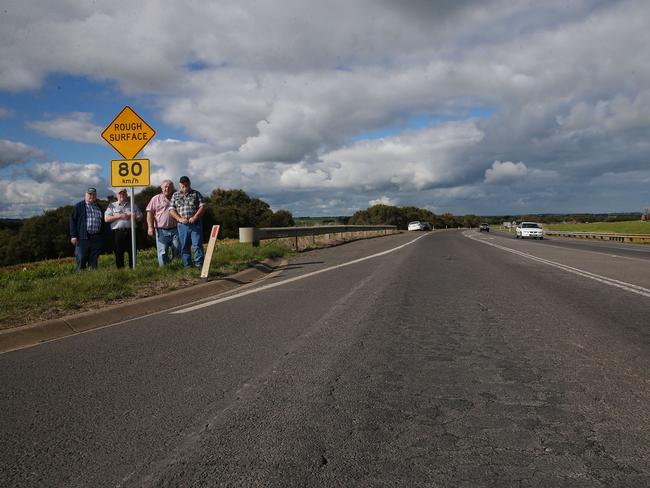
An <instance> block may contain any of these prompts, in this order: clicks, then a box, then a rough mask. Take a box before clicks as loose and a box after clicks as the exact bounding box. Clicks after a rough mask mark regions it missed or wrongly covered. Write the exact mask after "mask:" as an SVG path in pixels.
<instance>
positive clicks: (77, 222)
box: [70, 187, 107, 270]
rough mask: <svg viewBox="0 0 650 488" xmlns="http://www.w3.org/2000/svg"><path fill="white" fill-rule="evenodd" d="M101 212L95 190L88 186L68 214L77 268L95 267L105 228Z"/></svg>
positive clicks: (100, 250)
mask: <svg viewBox="0 0 650 488" xmlns="http://www.w3.org/2000/svg"><path fill="white" fill-rule="evenodd" d="M102 214H103V212H102V209H101V208H100V207H99V205H97V190H96V189H95V188H92V187H91V188H88V189H87V190H86V195H85V197H84V199H83V200H82V201H80V202H79V203H77V204H76V205H75V206H74V208H73V209H72V214H71V215H70V242H71V243H72V245H73V246H75V257H76V259H77V270H81V269H85V268H86V267H88V266H90V267H91V268H92V269H97V262H98V261H99V255H100V254H101V252H102V248H103V247H104V237H105V233H106V230H107V228H106V225H105V224H104V220H103V219H102Z"/></svg>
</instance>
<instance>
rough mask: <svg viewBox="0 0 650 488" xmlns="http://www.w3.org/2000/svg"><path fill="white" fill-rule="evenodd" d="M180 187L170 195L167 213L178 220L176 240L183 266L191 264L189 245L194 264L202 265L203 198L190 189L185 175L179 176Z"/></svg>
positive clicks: (188, 180)
mask: <svg viewBox="0 0 650 488" xmlns="http://www.w3.org/2000/svg"><path fill="white" fill-rule="evenodd" d="M179 183H180V186H181V189H180V190H178V191H177V192H176V193H174V194H173V195H172V200H171V205H170V207H169V214H170V215H171V216H172V217H173V218H174V219H176V221H177V222H178V240H179V241H180V247H181V260H182V262H183V266H184V267H186V268H189V267H190V266H191V265H192V255H191V252H190V245H191V247H192V250H193V251H194V266H196V267H197V268H200V267H201V266H203V228H202V226H201V216H202V215H203V213H204V212H205V199H204V198H203V195H201V194H200V193H199V192H198V191H196V190H194V189H192V187H191V186H190V184H191V182H190V179H189V178H188V177H187V176H181V179H180V181H179Z"/></svg>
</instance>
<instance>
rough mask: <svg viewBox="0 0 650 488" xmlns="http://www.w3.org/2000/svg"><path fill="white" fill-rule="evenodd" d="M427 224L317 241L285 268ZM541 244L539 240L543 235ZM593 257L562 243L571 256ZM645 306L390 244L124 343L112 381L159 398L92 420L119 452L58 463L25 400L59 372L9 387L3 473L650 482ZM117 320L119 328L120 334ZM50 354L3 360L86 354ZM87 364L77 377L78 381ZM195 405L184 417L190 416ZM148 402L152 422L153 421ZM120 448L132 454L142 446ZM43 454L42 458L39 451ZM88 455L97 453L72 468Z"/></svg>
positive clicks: (483, 258) (539, 268)
mask: <svg viewBox="0 0 650 488" xmlns="http://www.w3.org/2000/svg"><path fill="white" fill-rule="evenodd" d="M413 237H414V236H413V235H401V236H394V237H390V238H385V239H375V240H372V241H367V242H365V243H355V244H352V245H347V246H343V248H345V249H343V248H340V249H339V251H338V253H337V251H336V250H331V249H330V250H321V251H317V252H314V253H307V254H305V255H302V256H300V257H299V258H297V259H295V260H293V261H292V263H291V266H289V267H288V268H287V270H286V271H285V272H283V273H281V274H279V275H278V276H276V277H274V278H273V279H272V280H271V281H272V282H277V281H281V280H282V279H284V278H285V277H295V276H298V275H300V274H304V273H308V272H311V271H314V270H317V269H323V268H324V267H326V265H327V264H328V263H332V262H334V261H337V260H338V261H341V260H342V259H343V258H342V255H345V257H346V258H353V257H354V256H357V257H359V256H361V255H363V254H368V253H371V252H378V251H380V250H381V249H382V248H384V249H387V248H389V247H394V246H395V245H399V244H402V243H405V242H407V241H408V240H410V239H412V238H413ZM492 238H493V237H490V239H492ZM494 238H497V239H500V238H498V237H494ZM530 244H532V246H529V248H530V249H533V246H536V244H537V243H530ZM516 245H517V246H520V245H523V246H528V245H529V243H521V244H520V243H517V244H516ZM348 246H349V247H348ZM341 249H343V250H342V251H341ZM535 249H536V250H541V251H540V252H544V249H543V248H541V247H539V246H537V247H535ZM553 252H555V253H557V252H558V251H557V249H555V248H554V250H553ZM584 252H585V251H584V250H567V254H566V259H567V260H570V259H571V253H576V256H578V255H580V256H583V255H582V254H580V253H584ZM335 255H336V256H337V257H336V258H334V256H335ZM603 259H604V258H603V257H599V259H595V260H594V263H595V264H594V266H599V265H600V264H598V263H602V260H603ZM605 264H606V263H605ZM605 264H603V265H605ZM624 265H625V264H623V265H621V266H624ZM628 265H629V266H633V267H635V268H638V267H639V263H636V262H631V261H630V262H629V263H628ZM617 269H618V271H619V272H621V273H622V272H623V271H624V270H621V269H620V267H619V268H617ZM592 271H594V272H595V271H597V270H595V269H594V270H592ZM273 280H275V281H273ZM649 300H650V299H648V298H645V297H639V296H637V295H634V294H631V293H628V292H626V291H625V290H622V289H618V288H612V287H608V286H605V285H603V284H602V283H598V282H596V281H593V280H587V279H585V278H584V277H581V276H577V275H573V274H570V273H566V272H565V271H562V270H560V269H557V268H553V267H549V266H545V265H543V264H541V263H538V262H534V261H530V260H526V259H525V258H523V257H521V256H518V255H513V254H511V253H507V252H503V251H500V250H499V249H495V248H494V247H490V246H485V245H483V244H481V243H479V242H476V241H473V240H470V239H468V238H466V237H464V236H463V235H462V234H461V233H460V232H448V233H432V234H429V235H427V236H426V237H424V238H422V239H420V240H418V241H417V242H416V243H414V244H412V245H410V246H407V247H405V248H403V249H400V250H398V251H395V252H393V253H390V254H387V255H385V256H382V257H377V258H374V259H370V260H367V261H364V262H361V263H357V264H354V265H351V266H346V267H342V268H339V269H336V270H331V271H329V272H325V273H322V274H319V275H316V276H310V277H307V278H305V279H303V280H300V281H294V282H292V283H290V284H287V285H285V286H278V287H275V288H272V289H268V290H265V291H261V292H260V293H257V294H251V295H248V296H245V297H242V298H239V299H236V300H231V301H229V302H225V303H220V304H217V305H214V306H212V307H206V308H204V309H200V310H196V311H193V312H189V313H187V314H183V315H182V316H181V317H182V319H180V318H179V316H175V318H173V320H174V321H175V322H174V323H175V324H177V325H178V324H179V323H182V324H185V325H186V326H187V328H186V329H183V328H181V327H180V326H176V325H175V326H173V327H172V326H165V327H161V326H160V324H161V323H162V319H161V318H159V319H158V320H157V322H156V323H157V324H158V326H159V330H158V331H157V332H156V334H155V337H153V338H151V340H152V343H151V344H148V345H147V344H145V343H142V344H140V343H138V344H137V347H136V346H135V345H134V346H133V351H132V352H131V353H129V354H125V355H124V356H120V363H119V364H128V365H129V368H130V371H131V373H129V374H128V375H127V376H126V377H119V376H118V374H117V373H116V372H115V373H110V375H109V377H108V378H107V379H106V380H105V381H106V382H107V383H111V382H118V383H119V382H120V381H122V382H124V384H125V387H126V386H128V384H129V383H135V384H136V385H137V391H139V394H138V401H139V402H140V401H141V402H143V403H147V406H144V405H139V403H138V402H135V403H133V402H131V403H130V404H129V405H130V408H131V410H129V411H128V415H125V412H124V408H125V407H124V406H123V405H121V403H120V397H119V393H118V394H117V395H118V397H117V398H114V399H113V400H112V402H111V405H109V406H104V407H105V408H106V409H107V410H99V411H96V412H94V414H95V416H90V418H85V417H84V416H81V417H82V418H81V419H80V420H79V419H78V420H77V421H78V422H81V423H82V425H81V426H80V427H79V429H80V431H85V430H84V429H88V428H90V429H93V426H94V431H93V437H95V438H97V437H98V438H99V439H95V441H96V442H101V441H102V439H104V440H106V442H112V443H113V445H112V449H113V450H114V452H113V454H112V456H113V457H114V459H112V460H110V461H109V460H107V459H98V458H97V457H96V456H94V455H93V453H92V452H89V451H88V449H87V447H88V445H87V444H84V442H81V443H80V444H79V445H78V446H77V447H75V448H72V449H69V450H68V451H67V452H66V455H67V456H69V457H68V458H67V460H66V461H65V463H68V465H66V464H65V463H64V462H63V461H62V460H60V459H59V460H57V459H55V457H54V456H53V454H52V450H54V449H55V448H54V447H51V448H50V450H43V451H35V450H34V449H35V448H34V447H33V445H32V444H31V442H35V441H36V439H37V437H38V435H37V434H38V430H39V428H38V427H35V426H34V424H33V423H32V424H31V429H30V428H26V427H25V425H26V424H29V422H34V421H35V420H37V419H38V416H34V415H32V414H28V418H27V419H25V418H23V417H21V415H18V414H17V413H16V411H15V410H16V409H18V408H19V405H21V402H26V401H27V399H29V400H30V401H31V402H32V406H33V405H34V402H35V403H36V404H38V402H39V401H47V398H46V397H48V392H49V401H50V404H51V403H52V396H53V395H52V394H51V391H50V390H54V389H56V388H57V386H58V385H56V384H54V385H49V386H43V385H41V386H40V387H39V391H36V392H34V391H32V392H31V394H30V395H27V394H26V393H25V391H27V390H21V389H19V388H16V387H15V386H13V382H11V381H10V382H9V388H8V390H6V391H8V392H9V393H10V394H11V395H12V397H11V398H12V400H11V401H3V402H2V406H3V408H2V411H0V413H1V414H2V418H3V420H4V421H3V423H2V424H0V426H1V427H2V432H3V434H8V436H7V435H4V436H3V438H4V440H3V441H0V442H2V444H0V447H2V453H3V454H2V460H3V465H2V468H3V470H2V471H3V474H2V475H1V477H0V481H1V482H2V483H3V484H5V485H6V486H9V485H11V486H57V485H58V486H64V485H65V486H89V485H93V486H160V487H172V486H182V487H186V486H264V487H273V486H278V487H279V486H283V487H284V486H295V487H318V486H364V487H365V486H368V487H375V486H376V487H385V486H409V487H417V486H423V487H425V486H426V487H437V486H440V487H521V488H528V487H608V488H609V487H647V486H650V401H649V400H650V354H648V353H649V352H650V351H649V348H650V333H649V331H648V314H647V309H648V304H649ZM147 320H153V319H142V325H138V324H137V323H136V327H132V328H125V327H120V328H115V329H114V330H113V331H112V332H111V329H103V330H102V331H101V332H100V333H101V334H102V337H101V338H100V337H97V338H96V339H95V341H91V342H90V343H88V342H86V343H75V342H74V341H79V340H80V339H79V338H76V339H72V340H69V341H66V342H65V344H70V347H71V348H72V349H73V350H76V351H77V354H82V355H83V354H84V353H79V349H78V348H79V346H84V347H87V348H92V347H101V344H102V341H109V340H121V341H122V342H123V343H129V344H133V343H134V341H135V340H136V339H137V337H136V336H135V334H144V335H146V334H147V333H148V332H149V333H150V332H151V329H150V327H151V326H150V325H148V322H147ZM169 320H172V317H171V316H170V318H169ZM190 324H191V326H190ZM134 329H135V330H134ZM138 330H140V332H137V331H138ZM118 333H119V334H120V335H121V336H122V338H121V339H112V334H118ZM163 341H174V349H176V350H178V353H180V356H178V357H176V356H174V355H173V353H172V352H171V349H170V345H169V344H166V345H165V346H161V345H159V342H160V343H162V342H163ZM73 346H74V347H73ZM50 347H51V346H50ZM111 350H114V349H111ZM36 351H37V350H36V349H34V350H32V351H31V352H30V353H29V354H28V353H25V352H23V353H12V354H11V355H5V356H2V357H0V361H2V362H3V363H4V366H3V368H2V369H3V371H4V372H5V373H4V374H3V385H4V384H5V383H4V381H5V377H6V376H7V374H6V371H7V368H19V367H20V366H21V362H23V361H30V362H31V364H33V363H34V362H36V363H37V367H35V368H34V367H33V366H32V368H31V369H32V371H33V372H34V373H37V372H38V364H41V362H43V363H42V364H45V360H46V359H45V358H46V357H47V354H48V353H52V352H57V353H58V354H60V355H63V356H65V355H71V354H72V350H70V351H68V350H67V348H66V347H63V344H60V345H59V347H58V348H57V349H56V350H55V351H48V349H47V347H45V348H40V349H39V351H40V352H38V353H37V352H36ZM91 353H92V351H90V352H88V354H91ZM188 354H189V355H191V357H188ZM41 356H42V357H41ZM143 356H146V357H148V358H149V359H148V360H147V363H146V364H144V362H143V359H142V358H143ZM138 358H140V359H138ZM163 358H164V359H165V360H166V362H165V361H162V359H163ZM59 360H61V359H59ZM71 361H72V360H71ZM116 361H117V360H116ZM122 361H124V362H122ZM71 364H74V362H73V361H72V362H71ZM84 365H86V366H87V364H85V363H84ZM152 365H155V366H156V367H154V366H152ZM117 366H118V363H117V362H116V364H115V365H114V367H111V368H109V371H113V369H116V370H117ZM171 370H173V371H174V374H170V371H171ZM14 371H16V369H14ZM18 376H19V377H20V375H18ZM90 377H93V375H88V374H80V375H79V377H78V378H76V381H77V383H76V385H77V388H83V387H84V386H85V383H84V382H86V381H89V378H90ZM20 379H22V380H23V381H28V380H29V379H28V378H26V377H22V378H20ZM94 379H95V381H98V378H97V376H94ZM70 381H72V380H70ZM129 390H130V389H129V388H128V387H127V388H126V394H128V393H129ZM112 391H113V392H116V391H117V390H116V389H113V390H112ZM131 394H133V393H132V392H131ZM20 395H22V398H20ZM40 396H43V397H44V399H43V400H39V399H38V397H40ZM172 397H173V399H172ZM84 399H86V400H84ZM77 401H78V402H81V403H83V402H84V401H86V402H87V397H86V396H84V395H79V397H78V399H77ZM54 403H55V405H54V406H53V407H54V408H56V407H57V405H56V401H55V402H54ZM62 403H63V402H62ZM22 405H26V403H22ZM180 405H186V407H187V412H185V413H179V412H178V411H177V410H178V409H179V408H180ZM63 406H64V405H61V407H63ZM79 407H80V408H83V407H84V405H79ZM172 407H173V408H172ZM96 408H99V407H96ZM172 410H174V412H173V413H172ZM101 412H103V413H104V414H105V415H113V417H114V419H115V420H113V421H107V420H106V419H105V418H104V419H103V420H102V421H101V428H99V427H97V420H96V419H97V417H96V415H97V414H99V413H101ZM152 412H155V418H154V419H153V420H152V418H151V415H152ZM62 415H65V414H62ZM138 416H139V417H140V421H142V419H145V418H146V421H145V424H146V427H145V428H140V430H137V428H136V427H135V424H136V422H137V421H138ZM131 417H133V420H132V421H133V425H134V427H132V428H133V429H136V433H135V434H134V433H133V432H132V433H131V437H130V438H129V435H128V434H125V435H124V436H121V437H119V438H118V439H111V436H109V435H107V434H104V433H103V430H105V429H108V428H110V426H113V428H115V426H116V425H118V424H119V425H120V428H121V429H123V430H125V431H126V432H128V431H129V428H130V427H129V422H131V420H130V418H131ZM93 418H94V419H95V420H94V421H93V420H92V419H93ZM9 422H12V423H11V424H10V423H9ZM34 431H37V434H34ZM156 432H157V433H156ZM69 435H70V436H71V437H73V438H75V439H77V440H78V439H79V437H80V436H79V435H77V436H76V437H75V432H74V431H72V432H70V434H69ZM21 436H22V437H21ZM81 438H83V435H81ZM149 438H150V439H149ZM41 442H45V443H47V442H48V440H47V439H41ZM120 442H122V443H125V444H127V445H132V446H137V449H135V448H134V451H135V452H130V451H129V450H128V449H127V448H126V447H124V446H123V445H121V444H120ZM9 450H11V454H9V452H10V451H9ZM109 451H111V449H108V448H106V449H105V450H103V451H102V452H103V453H104V452H109ZM30 452H31V453H33V452H37V454H38V455H37V456H36V457H38V456H39V455H40V456H42V457H44V458H42V459H41V462H40V463H37V462H35V460H34V458H30V456H29V453H30ZM48 453H49V454H48ZM47 456H50V459H47ZM104 456H110V454H106V453H105V454H104ZM84 460H85V462H86V463H87V464H88V465H89V466H88V467H83V465H82V466H81V467H80V466H77V467H76V468H74V470H73V469H72V468H70V467H69V463H75V462H78V463H83V461H84ZM64 466H68V467H64ZM90 466H92V467H90ZM35 473H36V474H35ZM6 483H9V484H6Z"/></svg>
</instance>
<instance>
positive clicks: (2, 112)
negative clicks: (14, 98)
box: [0, 107, 13, 119]
mask: <svg viewBox="0 0 650 488" xmlns="http://www.w3.org/2000/svg"><path fill="white" fill-rule="evenodd" d="M12 115H13V111H11V110H9V109H7V108H3V107H0V119H7V118H9V117H11V116H12Z"/></svg>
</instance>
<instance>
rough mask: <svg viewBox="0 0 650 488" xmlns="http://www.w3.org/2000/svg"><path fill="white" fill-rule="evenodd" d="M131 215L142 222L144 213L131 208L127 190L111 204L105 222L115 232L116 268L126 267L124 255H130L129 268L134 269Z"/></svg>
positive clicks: (120, 192) (121, 192)
mask: <svg viewBox="0 0 650 488" xmlns="http://www.w3.org/2000/svg"><path fill="white" fill-rule="evenodd" d="M131 213H134V214H135V219H136V220H142V212H140V209H139V208H138V207H137V206H135V205H134V206H133V210H132V207H131V202H130V201H129V196H128V194H127V191H126V188H125V189H123V190H120V191H119V192H118V194H117V201H116V202H113V203H111V204H110V205H109V206H108V208H107V209H106V213H105V214H104V220H105V221H106V222H108V223H109V224H111V229H112V231H113V245H114V248H115V266H117V267H118V268H123V267H124V253H125V252H126V253H127V254H128V255H129V267H131V268H132V267H133V256H132V255H131Z"/></svg>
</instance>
